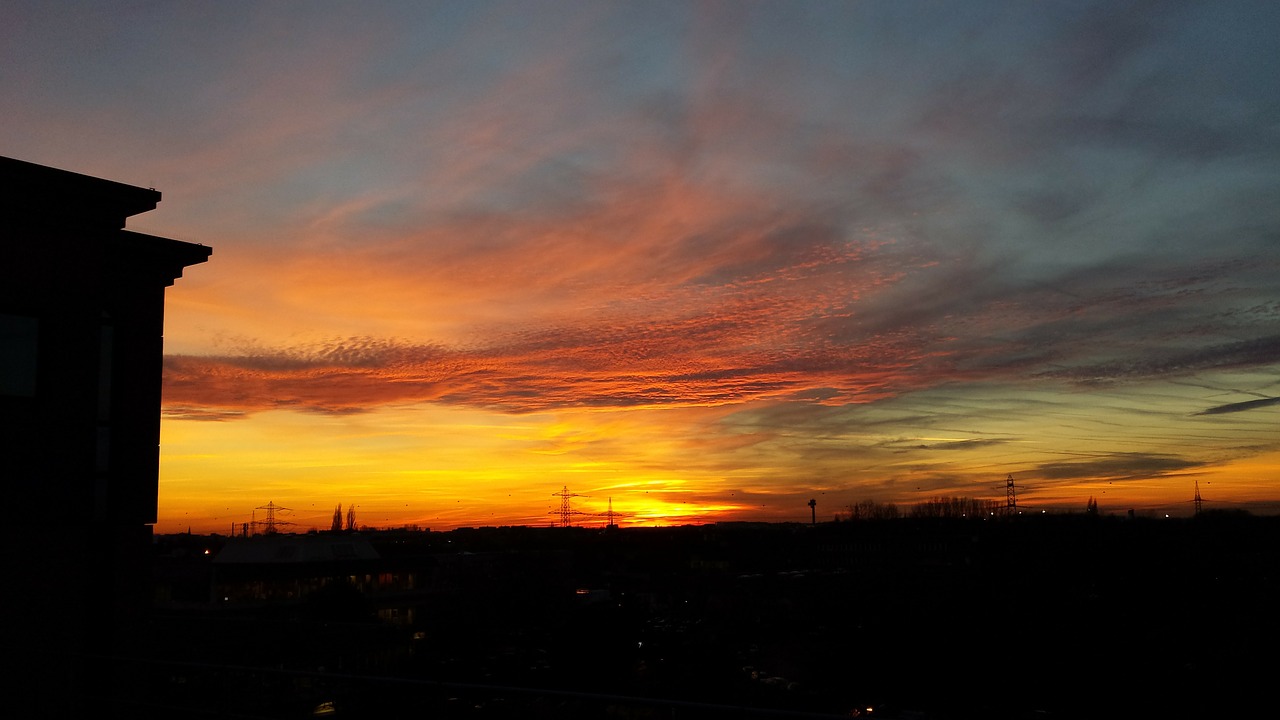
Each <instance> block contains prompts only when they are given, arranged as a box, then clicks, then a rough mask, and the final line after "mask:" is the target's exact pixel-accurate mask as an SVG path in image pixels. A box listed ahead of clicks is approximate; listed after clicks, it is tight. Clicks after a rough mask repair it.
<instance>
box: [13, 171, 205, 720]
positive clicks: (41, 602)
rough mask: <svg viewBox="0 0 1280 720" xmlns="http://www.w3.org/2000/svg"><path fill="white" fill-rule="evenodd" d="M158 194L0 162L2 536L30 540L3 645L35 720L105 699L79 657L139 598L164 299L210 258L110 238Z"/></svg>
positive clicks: (122, 621)
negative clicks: (32, 666) (21, 668)
mask: <svg viewBox="0 0 1280 720" xmlns="http://www.w3.org/2000/svg"><path fill="white" fill-rule="evenodd" d="M159 201H160V193H159V192H156V191H155V190H152V189H148V188H141V187H134V186H131V185H125V184H122V183H118V182H113V181H110V180H103V179H99V178H95V177H90V176H87V175H82V174H79V173H74V172H68V171H65V170H59V169H56V168H51V167H45V166H42V165H36V164H33V163H29V162H24V161H21V160H15V159H12V158H4V157H0V473H2V475H3V477H4V479H5V481H6V490H7V491H8V494H7V496H6V500H7V501H9V503H10V504H11V507H13V508H15V510H17V512H18V516H17V517H15V518H14V519H13V523H14V524H12V525H11V526H10V527H11V529H13V530H17V531H19V532H20V533H23V534H25V535H26V536H27V537H32V538H34V537H41V538H42V542H40V543H33V544H32V545H30V546H28V547H25V548H23V550H22V551H21V554H20V555H19V556H18V557H15V558H13V560H12V562H11V563H10V567H11V568H12V570H13V571H15V573H16V575H15V576H16V577H20V578H22V582H23V583H24V588H23V591H22V592H17V593H14V594H13V596H12V597H11V599H12V600H13V602H14V605H15V607H13V608H12V611H11V613H9V617H10V618H11V620H10V622H11V624H13V625H14V626H15V627H14V630H15V635H16V637H17V638H18V640H19V642H18V644H17V645H15V646H12V647H13V648H14V649H15V650H17V652H18V653H21V654H23V655H26V653H27V651H31V652H35V653H40V654H41V655H40V660H41V661H42V662H41V664H40V665H38V667H40V670H39V671H38V672H36V674H35V677H32V678H24V680H31V682H19V683H18V685H19V686H20V687H23V688H25V689H26V690H28V691H29V692H30V693H31V697H29V698H27V699H28V700H29V701H30V702H31V703H32V704H33V707H32V708H31V709H32V710H34V711H35V712H34V714H35V715H37V716H39V715H46V714H48V715H61V714H65V713H67V712H68V711H69V710H71V709H72V708H75V707H79V706H78V705H77V703H85V704H87V703H91V702H92V701H93V700H92V699H91V698H90V697H89V696H91V695H93V694H94V693H98V692H102V691H103V688H101V687H95V686H94V685H93V683H92V682H88V681H87V680H86V679H87V678H90V677H92V676H93V673H90V672H87V671H85V670H84V668H83V662H85V661H83V660H80V659H77V658H84V657H86V656H89V655H93V654H95V653H102V652H104V651H105V650H106V649H107V648H109V647H111V643H113V642H115V641H116V640H118V639H119V638H120V637H121V636H122V634H123V633H122V630H123V628H124V626H125V625H127V623H128V620H129V618H130V617H131V616H133V615H136V614H137V613H138V612H140V610H141V609H142V608H143V607H145V605H146V603H147V602H148V600H149V593H148V589H147V588H148V585H147V580H148V578H149V573H148V571H147V565H146V563H147V560H148V557H149V546H150V541H151V525H152V524H153V523H155V521H156V500H157V497H156V496H157V483H158V473H159V442H160V388H161V372H162V370H161V368H162V359H163V358H162V353H163V341H164V290H165V288H166V287H168V286H170V285H172V284H173V282H174V280H176V279H177V278H179V277H181V276H182V272H183V269H184V268H186V267H187V266H189V265H194V264H197V263H202V262H204V261H205V260H207V259H208V258H209V256H210V254H211V253H212V250H211V249H210V248H208V247H205V246H203V245H198V244H193V243H187V242H180V241H177V240H171V239H168V238H162V237H155V236H152V235H145V234H142V233H137V232H132V231H129V230H125V229H124V226H125V223H126V221H127V220H128V218H130V217H133V216H135V215H137V214H139V213H143V212H147V211H149V210H152V209H154V208H155V207H156V204H157V203H158V202H159ZM38 531H48V532H43V533H41V532H38ZM99 639H101V640H99ZM28 659H29V658H28ZM69 678H70V679H73V680H72V681H71V686H70V687H68V686H67V682H68V679H69ZM68 706H71V707H68Z"/></svg>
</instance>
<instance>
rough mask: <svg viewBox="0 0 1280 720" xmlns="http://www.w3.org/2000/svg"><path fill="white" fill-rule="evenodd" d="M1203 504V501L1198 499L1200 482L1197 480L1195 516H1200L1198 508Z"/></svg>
mask: <svg viewBox="0 0 1280 720" xmlns="http://www.w3.org/2000/svg"><path fill="white" fill-rule="evenodd" d="M1203 503H1204V501H1203V500H1201V499H1200V481H1199V480H1197V481H1196V499H1195V504H1196V515H1199V514H1200V507H1201V505H1202V504H1203Z"/></svg>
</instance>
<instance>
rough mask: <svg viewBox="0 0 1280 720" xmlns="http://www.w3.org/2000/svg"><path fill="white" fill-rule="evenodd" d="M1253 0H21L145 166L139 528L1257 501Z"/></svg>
mask: <svg viewBox="0 0 1280 720" xmlns="http://www.w3.org/2000/svg"><path fill="white" fill-rule="evenodd" d="M1277 28H1280V3H1275V2H1272V1H1270V0H1267V1H1262V2H1225V1H1215V2H1196V3H1179V2H1152V3H1125V2H1104V3H1098V4H1091V3H1087V2H1070V3H1068V2H1020V1H1018V2H1014V1H1010V2H968V1H966V2H909V1H908V2H888V1H884V2H875V1H867V2H858V1H854V0H846V1H844V2H724V3H698V2H670V3H663V2H650V1H645V2H564V3H559V2H486V1H477V2H419V1H405V2H376V1H374V2H358V3H357V2H114V3H102V2H21V1H14V0H10V1H8V2H5V3H3V4H2V5H0V155H4V156H8V157H14V158H17V159H20V160H26V161H30V162H37V163H41V164H45V165H52V166H55V167H60V168H64V169H67V170H73V171H75V172H80V173H85V174H88V175H93V176H97V177H103V178H108V179H111V180H117V181H120V182H125V183H129V184H133V185H139V186H142V187H154V188H156V189H157V190H159V191H161V192H162V193H163V200H162V202H161V203H160V206H159V207H158V209H157V210H155V211H153V212H150V213H146V214H144V215H140V216H137V217H135V218H133V219H131V220H130V223H129V228H130V229H133V230H138V231H141V232H146V233H152V234H156V235H162V236H165V237H172V238H176V239H179V240H185V241H189V242H197V243H203V244H206V245H209V246H211V247H212V248H213V255H212V257H211V258H210V260H209V262H208V263H206V264H203V265H197V266H193V267H191V268H188V269H187V271H186V273H185V276H184V277H183V278H181V279H179V280H178V281H177V283H176V284H175V285H174V286H173V287H172V288H170V289H169V290H168V293H167V296H166V298H167V305H166V325H165V327H166V340H165V348H166V358H165V391H164V395H165V400H164V407H163V422H162V437H161V469H160V473H161V477H160V497H159V506H160V521H159V523H158V524H157V526H156V531H157V532H161V533H164V532H176V531H186V530H187V529H188V528H191V529H192V530H193V531H195V532H224V533H225V532H229V531H231V529H232V528H233V527H235V526H236V525H238V524H239V523H243V522H248V521H250V520H251V519H259V520H261V519H263V513H264V511H262V510H256V508H258V507H259V506H265V505H267V504H268V503H274V504H275V505H277V506H282V507H285V508H288V509H289V510H288V511H287V512H283V513H282V514H281V515H279V516H278V517H279V519H282V520H287V521H289V522H292V523H294V524H295V527H296V528H298V529H303V530H305V529H309V528H312V527H317V528H327V527H328V526H329V523H330V520H331V518H332V515H333V510H334V507H335V506H336V505H338V504H342V506H343V507H344V510H345V508H347V507H350V506H352V505H354V506H355V514H356V518H357V521H358V522H359V523H360V524H367V525H370V526H379V527H386V526H393V525H404V524H418V525H421V526H426V527H431V528H433V529H448V528H452V527H457V526H471V525H507V524H529V525H546V524H551V523H553V522H555V521H556V520H557V516H558V510H559V507H560V498H559V497H556V496H555V493H558V492H560V491H561V489H562V488H567V489H568V490H569V491H570V492H572V493H574V494H577V495H578V497H574V498H573V507H574V508H575V509H576V510H577V511H579V512H581V513H583V514H582V515H578V516H575V522H576V523H580V524H601V523H603V522H604V517H603V515H604V513H605V512H606V510H607V509H608V506H609V503H610V501H611V502H612V507H613V509H614V510H615V511H617V512H618V514H619V518H618V520H619V522H620V523H621V524H623V525H624V526H626V525H653V524H671V523H686V522H708V521H715V520H770V521H805V522H807V521H808V520H809V517H810V511H809V508H808V506H807V503H808V501H809V499H810V498H813V499H816V501H817V509H816V514H817V517H818V518H819V519H820V520H829V519H831V518H832V517H834V516H835V515H837V514H839V513H840V512H842V511H843V510H844V509H846V508H847V506H848V505H849V504H850V503H854V502H859V501H863V500H873V501H876V502H893V503H898V504H900V505H902V506H909V505H911V504H913V503H915V502H918V501H921V500H927V499H930V498H934V497H939V496H963V497H969V498H975V499H993V500H999V501H1000V502H1002V503H1003V502H1004V500H1005V490H1006V487H1005V480H1006V477H1007V476H1009V475H1012V476H1013V478H1014V480H1015V483H1016V487H1017V491H1018V503H1019V505H1021V506H1024V507H1025V508H1026V509H1028V510H1032V511H1039V510H1050V511H1054V510H1057V511H1065V510H1071V511H1081V512H1082V511H1083V510H1084V508H1085V506H1086V504H1087V502H1088V500H1089V499H1090V498H1096V499H1097V501H1098V503H1099V506H1100V509H1101V510H1102V511H1103V512H1109V513H1124V512H1126V511H1127V510H1129V509H1135V510H1136V511H1137V512H1140V513H1165V512H1169V513H1174V514H1179V515H1186V514H1189V513H1190V512H1191V511H1192V508H1193V505H1192V503H1191V500H1192V498H1193V496H1194V492H1195V488H1196V485H1197V483H1198V486H1199V490H1200V493H1201V495H1202V497H1203V498H1204V500H1205V506H1206V507H1208V508H1245V509H1250V510H1252V511H1255V512H1259V513H1274V512H1277V511H1278V510H1280V504H1277V500H1280V73H1278V72H1277V61H1278V60H1280V33H1277V32H1276V29H1277Z"/></svg>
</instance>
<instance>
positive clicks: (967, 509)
mask: <svg viewBox="0 0 1280 720" xmlns="http://www.w3.org/2000/svg"><path fill="white" fill-rule="evenodd" d="M1003 509H1004V505H1002V504H1001V503H999V502H998V501H995V500H975V499H973V498H965V497H936V498H933V499H931V500H926V501H924V502H921V503H917V504H915V505H912V506H911V507H910V508H909V509H907V510H906V511H905V512H904V511H902V510H900V509H899V508H898V506H897V505H896V504H894V503H878V502H876V501H874V500H863V501H861V502H857V503H854V504H852V505H850V506H849V515H848V519H849V520H896V519H898V518H904V517H905V518H960V517H982V516H988V515H991V514H993V513H997V512H1000V511H1002V510H1003Z"/></svg>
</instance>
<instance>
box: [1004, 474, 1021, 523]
mask: <svg viewBox="0 0 1280 720" xmlns="http://www.w3.org/2000/svg"><path fill="white" fill-rule="evenodd" d="M1004 486H1005V491H1004V494H1005V506H1004V509H1005V512H1007V513H1009V514H1011V515H1012V514H1014V513H1016V512H1018V498H1017V494H1016V493H1015V492H1014V489H1013V474H1012V473H1010V474H1009V477H1007V478H1005V481H1004Z"/></svg>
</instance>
